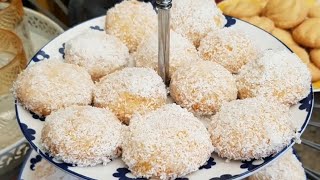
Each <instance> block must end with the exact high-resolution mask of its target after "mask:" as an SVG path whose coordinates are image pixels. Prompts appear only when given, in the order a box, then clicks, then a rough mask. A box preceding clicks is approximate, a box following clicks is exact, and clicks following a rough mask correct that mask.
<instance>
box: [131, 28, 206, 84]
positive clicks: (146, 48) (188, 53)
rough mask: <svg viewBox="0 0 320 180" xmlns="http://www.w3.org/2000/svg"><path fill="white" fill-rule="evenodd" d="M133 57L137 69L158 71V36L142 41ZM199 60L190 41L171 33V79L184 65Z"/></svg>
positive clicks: (154, 35)
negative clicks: (144, 68) (145, 68)
mask: <svg viewBox="0 0 320 180" xmlns="http://www.w3.org/2000/svg"><path fill="white" fill-rule="evenodd" d="M133 57H134V60H135V62H136V66H137V67H148V68H152V69H154V70H155V71H158V34H157V33H155V34H152V35H151V36H150V37H148V38H146V39H145V40H144V41H142V42H141V44H140V45H139V46H138V49H137V52H135V53H134V55H133ZM199 59H200V57H199V55H198V51H197V50H196V48H195V47H194V46H193V44H192V43H191V42H190V41H189V40H188V39H186V38H184V37H183V36H182V35H180V34H177V33H176V32H174V31H171V32H170V63H169V64H170V72H169V78H171V75H172V74H173V73H174V72H175V71H176V70H177V69H178V68H179V67H181V66H182V65H183V64H185V63H192V64H193V63H195V61H197V60H199Z"/></svg>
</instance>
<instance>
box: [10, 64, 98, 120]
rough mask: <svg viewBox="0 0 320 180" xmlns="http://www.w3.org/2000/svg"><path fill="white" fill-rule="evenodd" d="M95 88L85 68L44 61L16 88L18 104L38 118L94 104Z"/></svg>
mask: <svg viewBox="0 0 320 180" xmlns="http://www.w3.org/2000/svg"><path fill="white" fill-rule="evenodd" d="M93 88H94V84H93V82H92V80H91V77H90V75H89V73H88V72H87V71H86V70H85V69H84V68H82V67H79V66H76V65H73V64H67V63H63V62H61V61H58V60H48V61H41V62H38V63H36V64H34V65H32V66H30V67H28V68H27V69H25V70H24V71H23V72H22V73H21V74H19V76H18V78H17V80H16V82H15V83H14V85H13V90H14V95H15V98H16V99H18V101H19V103H21V104H22V105H23V106H24V107H25V108H26V109H28V110H30V111H32V112H34V113H36V114H37V115H39V116H46V115H49V114H50V113H51V112H52V111H56V110H58V109H60V108H65V107H68V106H70V105H88V104H91V102H92V92H93Z"/></svg>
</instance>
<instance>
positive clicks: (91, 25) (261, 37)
mask: <svg viewBox="0 0 320 180" xmlns="http://www.w3.org/2000/svg"><path fill="white" fill-rule="evenodd" d="M226 18H227V20H228V23H227V24H226V27H230V26H233V27H235V28H238V29H241V30H243V31H245V32H247V33H248V34H249V35H250V37H251V38H252V40H253V41H254V42H255V43H256V44H258V45H259V46H260V48H261V49H262V50H267V49H276V50H285V49H286V50H288V51H290V50H289V49H288V48H287V47H286V46H285V45H284V44H283V43H282V42H280V41H279V40H278V39H276V38H275V37H273V36H272V35H270V34H268V33H267V32H265V31H263V30H261V29H259V28H257V27H255V26H253V25H251V24H249V23H246V22H244V21H241V20H238V19H235V18H231V17H226ZM104 21H105V17H99V18H95V19H93V20H90V21H87V22H85V23H82V24H80V25H78V26H76V27H74V28H72V29H70V30H68V31H66V32H65V33H63V34H62V35H60V36H58V37H57V38H55V39H54V40H53V41H51V42H50V43H48V44H47V45H46V46H45V47H43V48H42V49H41V50H40V51H39V52H38V53H37V54H36V55H35V56H34V57H33V58H32V60H31V61H30V63H31V64H33V63H37V62H39V61H49V60H52V59H64V48H65V43H66V42H67V41H68V40H70V39H71V38H73V37H75V36H77V35H79V34H81V33H83V32H85V31H93V32H98V31H104V28H103V27H104ZM97 46H98V45H97ZM312 107H313V92H312V88H310V94H309V95H308V96H307V97H306V98H305V99H303V100H301V101H300V102H299V103H298V104H297V105H294V106H292V107H291V108H290V114H291V115H292V116H291V118H292V119H293V120H294V121H295V122H297V123H298V124H299V127H300V128H299V129H298V133H300V134H301V133H303V131H304V130H305V128H306V126H307V124H308V122H309V119H310V116H311V113H312ZM15 108H16V115H17V119H18V123H19V125H20V128H21V130H22V132H23V134H24V136H25V137H26V139H27V140H28V141H29V143H30V145H31V146H32V148H33V149H34V150H35V151H36V152H37V153H38V154H39V155H41V156H42V157H43V158H42V161H43V160H44V159H45V160H47V161H48V162H50V163H52V164H54V165H55V166H57V167H58V168H60V169H62V170H63V171H65V172H68V173H70V174H72V175H73V176H75V177H79V178H84V179H136V178H135V177H134V176H133V175H132V174H131V173H130V171H129V170H128V168H127V166H126V165H125V164H124V163H123V162H122V160H121V159H120V158H118V159H115V160H113V161H112V162H110V163H108V164H107V165H106V166H102V165H98V166H95V167H77V166H72V165H71V164H67V163H64V162H61V161H58V160H56V159H54V158H53V157H50V156H49V155H48V153H46V152H45V151H44V149H43V147H41V143H40V137H41V130H42V128H43V124H44V121H45V118H40V117H39V116H37V115H35V114H33V113H31V112H29V111H27V110H25V109H24V108H23V107H22V106H21V105H20V104H19V103H16V105H15ZM294 143H295V142H294V141H293V140H292V142H291V143H290V145H288V147H286V148H284V149H283V150H282V151H280V152H279V153H277V154H273V155H271V156H269V157H267V158H263V159H261V160H251V161H227V160H226V159H222V158H220V157H218V156H217V154H215V153H213V154H212V157H211V158H210V159H209V160H208V161H207V163H206V164H204V165H203V166H201V167H200V168H199V170H198V171H196V172H194V173H191V174H189V175H187V176H186V177H183V178H178V179H184V180H187V179H190V180H191V179H243V178H245V177H247V176H249V175H251V174H253V173H254V172H256V171H258V170H259V169H260V168H262V167H264V166H266V165H267V164H269V163H271V162H272V161H274V160H276V159H277V158H278V157H280V156H281V155H282V154H283V153H284V152H286V151H287V150H289V149H290V147H291V146H293V145H294ZM33 156H34V153H33V155H32V157H33ZM36 157H37V158H38V161H40V160H41V157H40V156H36ZM37 158H34V159H37ZM39 159H40V160H39ZM30 162H31V161H30ZM30 162H27V163H28V165H27V166H30V167H31V166H34V165H31V164H30ZM23 177H24V176H23ZM26 177H27V176H26ZM137 179H142V178H137Z"/></svg>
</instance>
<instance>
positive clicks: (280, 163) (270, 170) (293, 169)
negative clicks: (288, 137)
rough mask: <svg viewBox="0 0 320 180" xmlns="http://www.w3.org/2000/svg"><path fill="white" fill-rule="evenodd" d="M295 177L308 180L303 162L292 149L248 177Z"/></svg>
mask: <svg viewBox="0 0 320 180" xmlns="http://www.w3.org/2000/svg"><path fill="white" fill-rule="evenodd" d="M279 179H286V180H290V179H294V180H306V179H307V177H306V174H305V172H304V169H303V167H302V164H301V162H300V161H299V160H298V159H297V157H296V156H295V155H294V154H293V153H292V149H290V150H289V151H288V152H286V153H285V154H284V155H283V156H282V157H280V158H279V159H278V160H276V161H275V162H274V163H272V164H271V165H269V166H267V167H265V168H264V169H262V170H260V171H259V172H257V173H255V174H254V175H252V176H250V177H248V180H279Z"/></svg>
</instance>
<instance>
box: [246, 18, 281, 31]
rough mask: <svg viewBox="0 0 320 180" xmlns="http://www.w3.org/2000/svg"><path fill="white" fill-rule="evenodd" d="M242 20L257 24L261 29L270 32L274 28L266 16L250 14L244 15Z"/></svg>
mask: <svg viewBox="0 0 320 180" xmlns="http://www.w3.org/2000/svg"><path fill="white" fill-rule="evenodd" d="M242 19H243V20H245V21H247V22H249V23H251V24H253V25H255V26H258V27H259V28H261V29H264V30H265V31H267V32H272V31H273V29H274V28H275V25H274V22H273V21H272V20H271V19H269V18H267V17H260V16H252V17H244V18H242Z"/></svg>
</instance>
